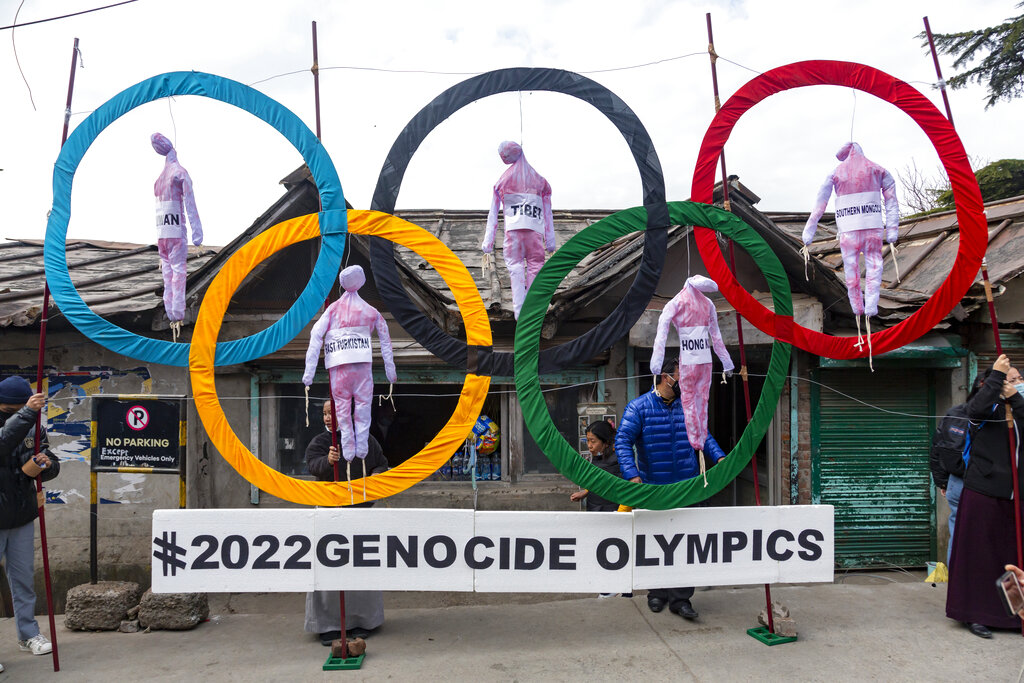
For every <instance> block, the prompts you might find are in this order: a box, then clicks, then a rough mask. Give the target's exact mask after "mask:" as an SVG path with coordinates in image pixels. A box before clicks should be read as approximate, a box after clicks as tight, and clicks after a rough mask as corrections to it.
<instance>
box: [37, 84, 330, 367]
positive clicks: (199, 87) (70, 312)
mask: <svg viewBox="0 0 1024 683" xmlns="http://www.w3.org/2000/svg"><path fill="white" fill-rule="evenodd" d="M174 95H199V96H201V97H209V98H212V99H215V100H220V101H221V102H225V103H227V104H232V105H234V106H236V107H238V108H239V109H243V110H245V111H247V112H249V113H250V114H253V115H254V116H256V117H258V118H260V119H262V120H263V121H265V122H267V123H268V124H270V125H271V126H273V127H274V129H275V130H277V131H278V132H279V133H281V134H282V135H283V136H284V137H285V138H286V139H287V140H288V141H289V142H290V143H292V145H294V146H295V148H296V149H297V150H298V151H299V153H301V154H302V158H303V160H304V161H305V162H306V165H307V166H308V167H309V170H310V173H311V174H312V176H313V179H314V180H315V182H316V185H317V188H318V189H319V191H320V201H321V206H322V208H323V212H322V213H321V214H320V215H321V221H322V223H321V224H322V230H321V234H322V236H323V240H322V242H321V246H320V254H319V256H318V257H317V260H316V266H315V267H314V269H313V275H312V277H311V278H310V281H309V282H308V283H307V284H306V288H305V289H304V290H303V291H302V294H300V295H299V298H298V299H297V300H296V301H295V303H294V304H293V305H292V307H291V308H290V309H289V310H288V312H287V313H285V314H284V316H282V317H281V319H280V320H278V321H277V322H275V323H274V324H273V325H271V326H270V327H268V328H267V329H265V330H262V331H261V332H258V333H256V334H254V335H252V336H249V337H245V338H244V339H237V340H234V341H229V342H225V343H224V344H222V345H220V347H219V348H218V351H217V360H216V363H217V365H233V364H236V363H244V362H246V361H249V360H252V359H254V358H259V357H260V356H265V355H267V354H268V353H273V352H274V351H276V350H277V349H279V348H281V347H282V346H284V345H285V344H287V343H288V342H289V341H290V340H291V339H292V338H294V337H295V335H296V334H298V333H299V332H300V331H301V330H302V328H303V327H304V326H305V325H306V323H308V322H309V320H310V318H312V317H313V316H315V315H316V313H317V311H318V310H319V309H320V306H321V305H323V302H324V299H325V298H326V296H327V293H328V292H329V291H330V288H331V286H332V285H333V284H334V278H335V276H336V275H337V273H338V268H339V266H340V265H341V257H342V254H343V253H344V249H345V219H346V214H345V210H344V209H345V196H344V194H343V193H342V189H341V181H340V180H339V178H338V172H337V171H336V170H335V168H334V164H333V162H332V161H331V158H330V157H329V156H328V155H327V151H326V150H325V149H324V148H323V146H322V145H321V144H320V141H319V140H317V139H316V136H315V135H314V134H313V133H312V132H311V131H310V130H309V128H307V127H306V125H305V124H304V123H302V121H301V120H300V119H299V118H298V117H297V116H296V115H295V114H293V113H292V112H291V111H289V110H288V109H287V108H285V107H284V106H283V105H281V104H279V103H278V102H276V101H275V100H273V99H271V98H269V97H267V96H266V95H264V94H263V93H261V92H259V91H258V90H254V89H252V88H250V87H248V86H245V85H242V84H241V83H237V82H235V81H232V80H228V79H226V78H221V77H220V76H214V75H211V74H205V73H198V72H194V71H179V72H174V73H166V74H161V75H160V76H155V77H153V78H149V79H147V80H145V81H142V82H141V83H138V84H136V85H134V86H132V87H130V88H128V89H127V90H124V91H122V92H121V93H119V94H118V95H115V96H114V97H113V98H111V99H110V100H108V101H107V102H105V103H104V104H103V105H102V106H100V107H99V108H98V109H97V110H96V111H95V112H93V113H92V114H90V115H89V117H88V118H86V119H85V121H83V122H82V123H81V125H79V126H78V127H77V128H76V129H75V131H74V133H72V134H71V136H70V137H69V138H68V140H67V142H66V143H65V144H64V147H63V148H61V151H60V156H58V157H57V163H56V165H55V167H54V171H53V209H52V211H51V212H50V218H49V221H48V222H47V225H46V240H45V241H44V243H43V261H44V263H45V265H46V280H47V283H48V284H49V287H50V293H51V294H52V295H53V301H54V303H56V304H57V305H58V306H59V307H60V310H61V313H63V314H64V315H65V316H66V317H67V319H68V320H69V321H70V322H71V324H73V325H74V326H75V327H76V328H78V330H79V331H80V332H82V334H84V335H85V336H86V337H88V338H90V339H92V340H93V341H95V342H96V343H98V344H101V345H103V346H105V347H106V348H108V349H110V350H111V351H114V352H116V353H120V354H123V355H125V356H128V357H130V358H136V359H138V360H142V361H146V362H150V363H160V364H163V365H176V366H185V365H187V364H188V354H189V346H188V344H186V343H174V342H169V341H164V340H161V339H152V338H148V337H142V336H140V335H137V334H135V333H133V332H129V331H128V330H125V329H123V328H121V327H118V326H117V325H114V324H113V323H110V322H107V321H106V320H104V319H103V318H101V317H100V316H98V315H96V314H95V313H93V312H92V310H91V309H90V308H89V307H88V305H86V303H85V301H83V300H82V297H81V295H80V294H79V293H78V290H76V289H75V286H74V284H73V283H72V282H71V275H70V273H69V272H68V266H67V255H66V252H65V242H66V240H67V234H68V222H69V221H70V219H71V184H72V181H73V180H74V176H75V171H76V170H77V169H78V165H79V164H80V163H81V161H82V157H83V156H84V155H85V152H86V151H87V150H88V149H89V147H90V145H92V143H93V141H94V140H95V139H96V136H97V135H99V134H100V133H101V132H102V131H103V130H104V129H105V128H106V127H107V126H109V125H110V124H111V123H113V122H114V121H116V120H117V119H118V118H120V117H121V116H123V115H124V114H127V113H128V112H129V111H131V110H132V109H135V108H136V107H138V106H140V105H143V104H146V103H147V102H152V101H153V100H156V99H159V98H162V97H171V96H174Z"/></svg>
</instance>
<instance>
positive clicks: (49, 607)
mask: <svg viewBox="0 0 1024 683" xmlns="http://www.w3.org/2000/svg"><path fill="white" fill-rule="evenodd" d="M77 60H78V38H75V44H74V46H73V47H72V48H71V75H70V77H69V78H68V97H67V101H66V103H65V105H64V129H63V131H62V132H61V136H60V146H61V147H64V143H65V142H67V140H68V126H69V125H70V124H71V96H72V95H73V94H74V92H75V62H76V61H77ZM49 310H50V286H49V284H44V285H43V308H42V317H41V318H40V320H39V357H38V360H37V362H36V393H37V394H39V393H42V392H43V362H44V360H45V355H46V322H47V319H48V315H47V313H48V311H49ZM42 436H43V412H42V410H40V411H39V414H38V415H36V431H35V453H34V455H38V454H39V445H40V443H41V442H42ZM36 493H37V494H39V497H40V499H41V500H40V502H39V546H40V550H41V551H42V554H43V576H44V577H45V583H46V612H47V616H48V617H49V620H50V643H52V645H53V651H52V655H53V670H54V671H60V655H59V654H58V652H57V624H56V621H55V620H54V615H53V584H52V582H51V581H50V553H49V551H48V550H47V544H46V510H45V508H46V500H45V498H43V495H42V494H43V482H42V474H40V475H39V476H38V477H36Z"/></svg>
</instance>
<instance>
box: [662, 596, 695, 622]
mask: <svg viewBox="0 0 1024 683" xmlns="http://www.w3.org/2000/svg"><path fill="white" fill-rule="evenodd" d="M669 611H670V612H672V613H673V614H678V615H679V616H681V617H682V618H683V619H696V618H697V617H698V616H700V615H698V614H697V610H695V609H693V605H691V604H690V601H689V600H687V601H686V602H683V603H680V605H679V607H675V608H669Z"/></svg>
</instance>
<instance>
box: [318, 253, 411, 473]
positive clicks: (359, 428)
mask: <svg viewBox="0 0 1024 683" xmlns="http://www.w3.org/2000/svg"><path fill="white" fill-rule="evenodd" d="M338 281H339V282H340V283H341V288H342V289H343V290H345V291H344V293H343V294H342V295H341V297H339V298H338V300H337V301H335V302H334V303H333V304H331V305H330V306H328V307H327V310H326V311H324V313H323V315H321V316H320V319H319V320H317V321H316V324H315V325H313V329H312V331H311V332H310V335H309V348H308V349H307V350H306V370H305V372H304V373H303V375H302V383H303V384H305V385H306V386H307V387H309V385H310V384H312V383H313V375H314V374H316V366H317V363H318V361H319V360H320V349H321V347H322V348H323V350H324V365H325V366H326V367H327V372H328V374H329V375H330V379H331V396H332V397H333V398H334V419H335V424H336V425H338V430H339V431H340V432H341V443H340V446H341V454H342V455H343V456H344V458H345V460H347V461H348V462H352V459H353V458H356V457H358V458H359V459H361V460H365V458H366V454H367V451H368V443H369V442H368V437H369V434H370V403H371V401H372V400H373V345H372V344H371V343H370V334H371V331H372V329H373V328H376V330H377V338H378V339H380V354H381V356H383V358H384V369H385V372H386V373H387V377H388V381H389V382H391V383H392V384H394V383H395V382H397V381H398V378H397V375H396V373H395V359H394V356H393V354H392V351H391V335H390V334H388V325H387V323H386V322H385V321H384V316H383V315H381V314H380V313H379V312H378V311H377V309H376V308H374V307H373V306H371V305H370V304H368V303H366V302H365V301H363V299H362V298H361V297H360V296H359V294H358V290H359V288H360V287H362V286H363V285H364V284H365V283H366V275H365V274H364V273H363V269H362V267H360V266H349V267H348V268H345V269H344V270H342V271H341V274H340V275H339V276H338Z"/></svg>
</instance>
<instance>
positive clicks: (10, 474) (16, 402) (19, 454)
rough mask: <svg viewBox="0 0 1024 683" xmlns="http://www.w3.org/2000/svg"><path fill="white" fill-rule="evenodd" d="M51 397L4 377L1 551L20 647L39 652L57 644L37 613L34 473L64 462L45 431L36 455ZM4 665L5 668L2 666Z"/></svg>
mask: <svg viewBox="0 0 1024 683" xmlns="http://www.w3.org/2000/svg"><path fill="white" fill-rule="evenodd" d="M45 403H46V397H45V396H44V395H43V394H33V393H32V386H31V385H30V384H29V383H28V381H27V380H25V379H24V378H22V377H17V376H15V377H8V378H7V379H5V380H3V381H2V382H0V557H2V558H3V560H4V564H5V566H6V568H7V581H8V583H9V584H10V587H11V599H12V601H13V603H14V617H15V627H16V630H17V632H18V647H20V648H21V649H22V650H23V651H25V652H31V653H32V654H34V655H45V654H49V653H50V652H51V651H52V649H53V645H52V644H51V643H50V641H49V640H48V639H47V638H46V636H44V635H43V634H42V633H40V632H39V624H38V622H36V619H35V607H36V594H35V589H34V587H33V586H34V573H35V568H34V564H35V547H34V543H33V542H34V539H35V520H36V518H37V517H38V516H39V508H40V507H41V506H42V504H43V500H42V493H40V494H39V495H38V496H37V494H36V487H35V479H36V477H41V479H42V481H49V480H51V479H53V478H54V477H56V476H57V475H58V474H59V473H60V462H59V461H58V459H57V456H55V455H54V454H53V453H51V452H50V451H49V450H47V446H48V444H47V442H46V432H45V431H44V432H42V437H41V441H42V443H41V444H40V448H39V453H38V454H36V455H35V456H33V451H34V450H35V449H34V446H35V444H34V443H33V434H32V431H33V429H34V427H35V424H36V415H37V414H38V413H39V411H40V410H42V408H43V405H44V404H45ZM0 670H2V669H0Z"/></svg>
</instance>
